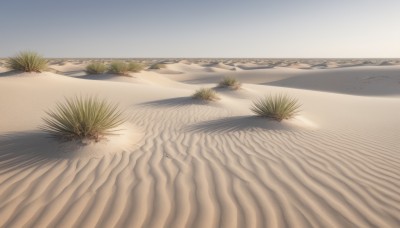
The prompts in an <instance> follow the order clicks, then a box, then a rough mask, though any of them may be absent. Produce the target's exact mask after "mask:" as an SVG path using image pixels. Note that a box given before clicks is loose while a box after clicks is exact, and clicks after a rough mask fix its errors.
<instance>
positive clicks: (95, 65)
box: [86, 62, 107, 74]
mask: <svg viewBox="0 0 400 228" xmlns="http://www.w3.org/2000/svg"><path fill="white" fill-rule="evenodd" d="M106 71H107V66H106V65H105V64H104V63H100V62H92V63H90V64H89V65H87V66H86V72H87V73H88V74H102V73H104V72H106Z"/></svg>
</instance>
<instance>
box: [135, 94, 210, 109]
mask: <svg viewBox="0 0 400 228" xmlns="http://www.w3.org/2000/svg"><path fill="white" fill-rule="evenodd" d="M139 105H140V106H144V107H155V108H157V107H164V108H183V107H189V106H192V105H213V102H207V101H201V100H198V99H193V98H192V97H177V98H170V99H163V100H156V101H149V102H145V103H141V104H139Z"/></svg>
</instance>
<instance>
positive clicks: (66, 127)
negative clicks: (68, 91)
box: [42, 97, 126, 141]
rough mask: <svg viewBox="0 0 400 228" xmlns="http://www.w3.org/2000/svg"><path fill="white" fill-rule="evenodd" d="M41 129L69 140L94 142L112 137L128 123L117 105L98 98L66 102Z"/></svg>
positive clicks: (73, 99) (68, 100)
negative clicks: (118, 128) (103, 137)
mask: <svg viewBox="0 0 400 228" xmlns="http://www.w3.org/2000/svg"><path fill="white" fill-rule="evenodd" d="M46 113H47V117H45V118H43V121H44V122H45V124H44V126H43V127H42V129H43V130H44V131H46V132H48V133H49V134H51V135H53V136H55V137H59V138H63V139H67V140H73V139H80V140H83V139H92V140H95V141H98V140H99V139H100V137H102V136H105V135H109V134H112V133H113V132H115V131H116V129H115V128H116V127H118V126H119V125H121V124H122V123H124V122H125V120H126V119H125V118H124V117H123V113H122V111H121V110H119V109H118V105H117V104H111V103H109V102H107V101H106V100H99V99H98V98H96V97H74V98H70V99H68V98H66V99H65V102H64V103H58V104H57V106H56V108H55V109H54V110H50V111H47V112H46Z"/></svg>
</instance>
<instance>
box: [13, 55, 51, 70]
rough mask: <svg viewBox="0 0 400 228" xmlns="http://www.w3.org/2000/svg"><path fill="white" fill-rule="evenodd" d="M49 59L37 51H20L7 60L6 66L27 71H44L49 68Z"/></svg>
mask: <svg viewBox="0 0 400 228" xmlns="http://www.w3.org/2000/svg"><path fill="white" fill-rule="evenodd" d="M47 63H48V62H47V60H46V59H44V58H43V57H42V56H41V55H39V54H37V53H36V52H31V51H25V52H20V53H19V54H18V55H17V56H15V57H11V58H8V59H7V60H6V67H7V68H9V69H12V70H19V71H25V72H42V71H44V70H46V69H47Z"/></svg>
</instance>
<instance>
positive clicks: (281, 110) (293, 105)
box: [251, 94, 301, 122]
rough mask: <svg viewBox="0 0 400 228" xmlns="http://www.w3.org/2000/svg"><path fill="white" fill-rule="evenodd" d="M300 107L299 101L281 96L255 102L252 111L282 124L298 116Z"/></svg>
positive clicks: (267, 97)
mask: <svg viewBox="0 0 400 228" xmlns="http://www.w3.org/2000/svg"><path fill="white" fill-rule="evenodd" d="M300 107H301V105H300V104H299V103H298V101H297V99H295V98H291V97H289V96H288V95H282V94H280V95H275V96H273V95H270V96H266V97H264V98H261V99H258V100H256V101H254V102H253V106H252V107H251V110H252V111H253V112H254V113H255V114H257V115H259V116H261V117H266V118H271V119H274V120H276V121H279V122H280V121H282V120H284V119H290V118H292V117H294V116H295V115H297V114H298V112H299V111H300V110H299V108H300Z"/></svg>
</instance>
